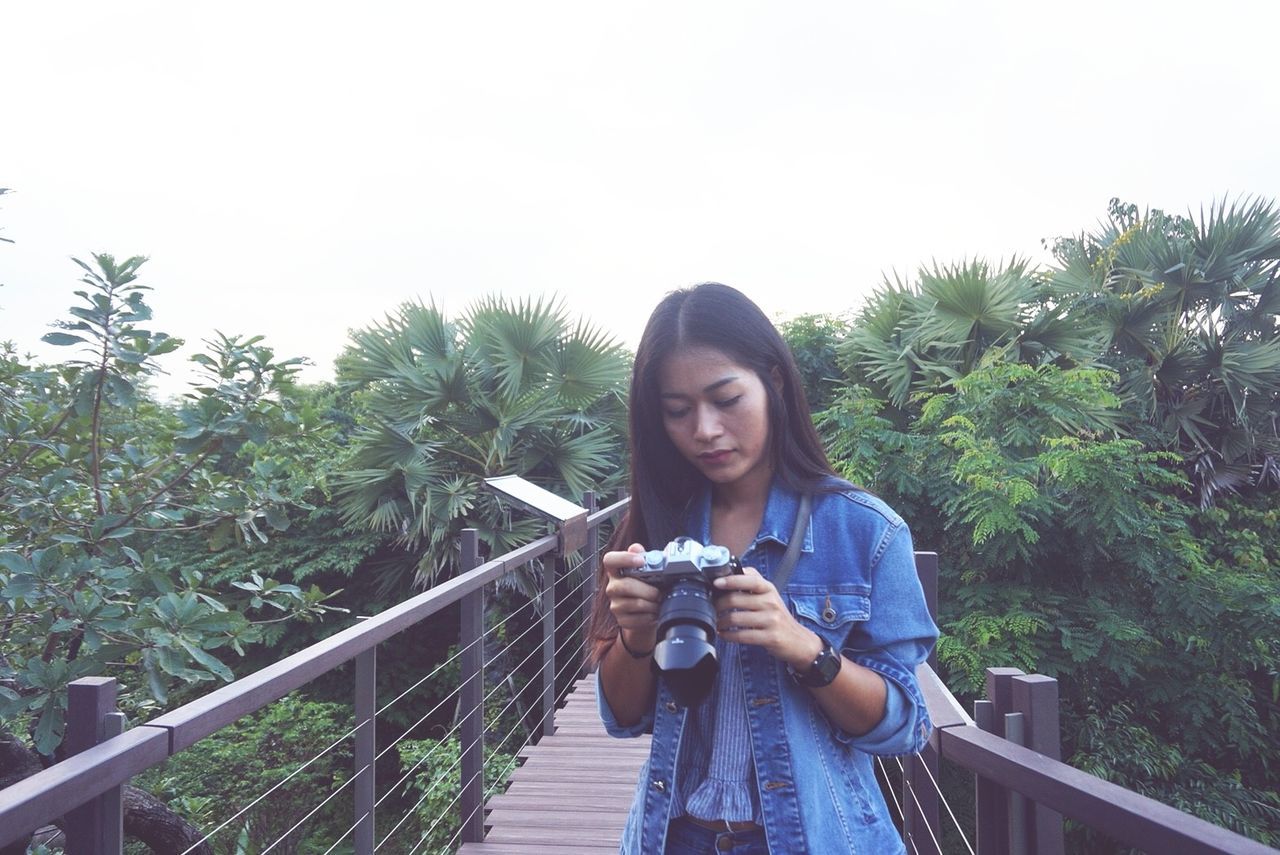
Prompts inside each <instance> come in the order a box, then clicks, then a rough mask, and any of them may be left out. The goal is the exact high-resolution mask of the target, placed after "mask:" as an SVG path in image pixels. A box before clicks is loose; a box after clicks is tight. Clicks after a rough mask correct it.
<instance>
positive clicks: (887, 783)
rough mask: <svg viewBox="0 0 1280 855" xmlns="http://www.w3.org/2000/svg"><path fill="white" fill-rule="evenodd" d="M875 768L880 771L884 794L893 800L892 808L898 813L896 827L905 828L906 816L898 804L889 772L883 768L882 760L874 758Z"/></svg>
mask: <svg viewBox="0 0 1280 855" xmlns="http://www.w3.org/2000/svg"><path fill="white" fill-rule="evenodd" d="M875 759H876V768H877V769H879V770H880V777H881V779H882V780H883V781H884V789H885V792H887V793H888V794H889V798H891V799H893V807H894V809H895V810H896V811H897V812H898V825H899V826H900V827H903V828H905V827H906V822H907V815H906V814H905V813H903V811H902V805H901V804H899V803H898V794H897V793H896V792H895V791H894V787H893V781H892V779H890V778H889V770H888V769H886V768H885V767H884V758H883V757H876V758H875Z"/></svg>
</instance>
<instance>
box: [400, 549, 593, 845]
mask: <svg viewBox="0 0 1280 855" xmlns="http://www.w3.org/2000/svg"><path fill="white" fill-rule="evenodd" d="M583 563H585V562H583ZM582 566H583V565H582V564H579V565H577V566H575V567H574V568H573V570H574V571H578V570H580V569H581V567H582ZM566 575H567V574H566ZM588 581H589V580H588V579H587V578H584V579H582V581H580V582H579V583H578V584H577V585H576V586H574V587H573V588H572V589H570V590H569V591H568V592H566V594H564V595H563V596H562V597H561V598H558V599H562V600H564V599H569V598H571V597H572V596H574V595H575V594H577V593H578V591H580V590H581V589H582V588H583V586H584V585H585V584H586V583H587V582H588ZM533 602H536V601H534V600H531V601H530V603H533ZM527 605H528V604H526V606H527ZM521 608H524V606H522V607H521ZM576 613H577V612H576V610H573V611H570V612H569V614H568V615H567V616H566V617H565V618H564V619H562V620H561V621H560V622H559V623H558V624H556V625H555V627H554V630H553V633H555V634H559V633H560V632H561V631H562V630H563V629H564V627H565V625H566V624H568V623H569V621H570V620H572V619H573V617H574V615H575V614H576ZM513 614H514V613H513ZM509 618H510V615H508V616H507V618H504V619H503V623H505V621H506V620H508V619H509ZM537 626H538V624H532V625H530V627H528V628H526V629H525V630H524V631H523V632H522V633H520V635H519V636H517V637H516V638H514V639H512V640H510V641H509V642H508V643H507V645H506V647H505V648H504V649H510V648H511V647H512V646H514V645H515V644H517V643H518V642H519V641H521V640H522V639H523V638H524V637H525V636H526V635H527V634H528V633H529V632H530V631H531V630H532V629H534V628H537ZM581 627H582V623H579V625H578V626H577V627H576V628H575V632H577V631H578V630H580V629H581ZM495 628H496V627H495ZM488 632H489V631H486V632H485V633H484V634H485V635H487V634H488ZM568 644H569V642H568V641H566V643H565V644H564V645H561V646H560V647H559V648H557V649H556V655H557V657H559V656H560V655H561V654H562V653H563V652H564V648H565V647H567V646H568ZM583 646H584V645H583V644H582V643H580V644H579V645H578V651H579V652H580V651H581V650H582V649H583ZM540 649H541V648H540V647H537V648H534V649H533V650H532V651H530V652H529V653H528V654H526V655H525V656H524V657H523V658H522V659H521V660H520V661H519V662H517V663H516V664H515V665H514V666H512V668H511V670H512V671H513V672H516V671H519V670H520V669H521V668H522V667H524V665H525V664H526V663H527V662H528V661H529V660H530V659H531V658H532V657H533V656H534V655H536V654H537V653H538V652H539V650H540ZM572 664H575V662H573V661H569V662H566V663H565V665H563V666H561V668H560V669H559V671H558V672H557V673H556V674H555V675H554V679H555V682H556V683H558V682H559V680H560V677H561V676H562V675H563V674H564V671H565V669H566V668H567V667H568V666H569V665H572ZM524 688H525V687H521V688H520V689H519V690H516V691H515V692H513V694H512V697H511V699H510V700H509V701H508V702H507V703H506V704H505V705H504V706H503V707H502V708H501V709H500V710H498V711H497V712H496V713H495V714H494V715H493V717H494V719H495V720H501V718H502V717H503V716H504V715H505V714H506V713H507V712H508V711H509V710H510V709H511V707H512V706H513V705H515V704H516V703H517V702H518V701H519V699H520V697H521V695H522V694H523V691H524ZM501 689H502V686H501V685H498V686H495V687H494V688H493V689H492V690H490V691H489V692H488V693H487V694H486V695H485V697H484V699H483V700H484V701H487V700H489V699H490V698H491V697H493V695H494V694H496V693H497V692H498V691H500V690H501ZM544 718H545V714H544V715H543V716H542V717H540V718H539V722H541V721H542V720H543V719H544ZM459 724H460V723H459ZM458 726H459V725H455V726H454V727H453V728H452V729H451V730H450V731H449V732H448V733H447V734H446V735H445V737H443V739H447V738H448V737H449V736H450V735H451V734H452V733H454V732H456V730H457V729H458ZM522 727H523V725H522V724H521V723H520V722H517V723H516V724H515V725H513V726H512V728H511V729H510V730H509V731H508V732H507V733H506V734H505V735H504V736H503V737H502V738H501V739H499V740H498V742H497V743H496V744H495V745H494V747H493V750H494V751H495V752H498V751H500V750H501V748H502V747H503V746H505V745H506V744H507V743H508V742H509V741H510V740H511V737H512V736H514V735H515V733H516V732H518V731H519V730H520V729H522ZM531 737H532V734H531V733H530V734H529V735H526V737H525V742H524V743H523V744H522V745H521V746H520V747H519V748H517V749H516V750H515V752H514V756H513V758H512V762H511V763H509V764H508V765H507V767H506V768H505V769H504V770H503V772H502V774H501V780H502V782H505V778H506V775H507V774H508V773H509V771H510V769H511V768H512V767H513V766H514V764H515V762H516V761H517V760H518V759H519V752H520V751H522V750H523V749H524V747H526V746H527V745H528V742H529V739H530V738H531ZM443 745H444V742H443V740H442V742H441V743H440V745H437V746H436V747H435V748H433V749H431V751H430V752H428V754H432V753H434V752H435V751H438V750H440V748H441V747H442V746H443ZM426 757H427V755H424V757H423V758H422V759H420V760H419V761H418V763H415V764H414V766H413V767H411V769H410V770H409V771H408V772H407V773H406V774H405V775H403V776H402V777H401V778H400V780H399V781H397V782H396V784H395V785H393V786H392V788H390V789H388V791H387V792H386V793H384V795H383V797H382V799H385V798H386V797H387V796H388V795H390V794H391V793H393V792H395V790H396V788H398V787H399V786H400V785H401V784H403V783H404V782H405V781H406V780H408V778H409V777H410V776H411V775H412V773H413V772H414V771H416V770H417V768H418V767H419V766H420V765H421V763H422V762H424V761H425V759H426ZM461 759H462V758H461V754H460V755H459V757H458V758H457V759H456V760H454V762H453V763H451V764H450V765H449V767H448V768H447V769H445V770H443V772H442V773H440V775H439V777H438V778H437V780H436V781H435V782H433V783H432V784H431V785H429V786H428V787H427V789H426V790H425V791H424V792H423V794H422V795H421V796H420V797H419V799H418V800H417V802H415V803H414V805H413V806H412V807H411V808H410V809H409V810H408V811H407V812H406V813H405V814H404V815H403V816H402V817H400V819H399V820H398V821H397V822H396V824H395V825H394V826H393V827H392V829H391V830H390V831H389V832H388V833H387V834H386V836H384V837H383V838H382V840H381V841H379V843H378V845H377V847H375V851H377V850H378V849H380V848H381V847H382V846H383V845H385V844H386V843H387V841H388V840H390V839H391V838H392V836H393V835H395V834H396V832H397V831H398V830H399V829H400V827H401V826H402V825H404V823H405V822H406V821H407V820H408V819H409V818H410V817H411V816H412V815H413V814H414V812H415V811H416V810H417V809H418V807H419V806H420V805H421V804H422V803H423V802H424V801H425V800H426V799H427V798H428V797H429V796H431V795H432V794H433V793H434V792H435V791H436V790H437V789H438V788H439V787H440V785H442V784H443V783H444V782H445V781H447V780H448V777H447V776H448V775H449V774H451V773H452V772H453V770H454V769H455V768H457V766H458V765H459V764H460V763H461ZM471 780H474V776H473V778H472V779H471ZM467 783H470V780H469V781H466V782H462V786H463V787H465V785H466V784H467ZM497 785H498V781H495V782H494V785H492V786H491V787H490V788H489V789H488V792H487V793H486V794H485V798H487V797H488V795H489V794H491V793H492V792H493V791H494V789H495V788H496V786H497ZM461 789H462V788H461V787H460V788H459V791H460V792H461ZM460 797H461V796H460V795H459V796H458V797H455V798H454V799H453V800H452V801H451V802H450V803H449V805H447V806H446V807H445V808H444V809H443V810H442V811H441V812H440V814H439V815H438V816H437V817H436V818H435V820H434V821H433V822H432V824H431V826H430V827H428V829H427V830H426V832H424V834H423V836H422V837H421V838H420V840H419V843H418V847H420V846H421V844H422V843H423V842H425V841H426V840H427V839H429V838H430V836H431V833H432V832H433V831H434V830H435V829H436V828H437V827H438V826H439V824H440V823H441V822H443V821H444V820H445V818H447V817H449V816H450V815H451V814H452V812H453V811H452V808H453V807H454V805H455V804H456V803H457V801H458V799H459V798H460ZM382 799H380V800H379V803H381V801H382ZM480 806H481V807H482V806H483V800H482V801H481V804H480ZM471 815H474V811H473V813H472V814H471ZM468 818H469V816H468V817H465V818H463V821H464V822H465V821H466V819H468ZM461 831H462V825H460V826H459V829H458V831H457V832H456V833H455V834H454V838H455V839H456V838H457V836H458V835H459V834H461ZM418 847H415V851H416V848H418Z"/></svg>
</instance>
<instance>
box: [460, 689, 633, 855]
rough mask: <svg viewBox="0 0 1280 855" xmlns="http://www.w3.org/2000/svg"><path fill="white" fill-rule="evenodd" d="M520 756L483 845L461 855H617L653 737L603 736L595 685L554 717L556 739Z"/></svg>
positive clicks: (574, 694) (575, 692) (491, 804)
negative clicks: (619, 737) (597, 709)
mask: <svg viewBox="0 0 1280 855" xmlns="http://www.w3.org/2000/svg"><path fill="white" fill-rule="evenodd" d="M520 756H521V757H522V758H524V763H523V764H522V765H520V766H519V767H517V768H516V769H515V771H513V772H512V773H511V778H510V781H511V784H510V786H508V787H507V790H506V792H504V793H500V794H498V795H495V796H492V797H491V798H490V799H489V801H488V802H487V803H486V804H485V810H486V812H487V814H488V816H487V817H486V819H485V829H486V830H485V838H484V842H483V843H466V844H463V846H462V848H461V849H459V850H458V855H552V853H559V855H616V853H617V851H618V844H619V842H620V841H621V840H622V826H623V825H624V824H625V823H626V820H627V810H628V809H629V808H630V807H631V796H632V794H633V793H634V792H635V785H636V776H637V775H639V774H640V767H641V766H643V765H644V760H645V758H646V757H648V756H649V737H648V736H642V737H640V738H638V739H614V738H613V737H611V736H609V735H608V734H606V733H605V732H604V726H603V725H602V724H600V716H599V714H598V713H597V712H596V688H595V678H594V677H588V678H587V679H584V680H579V681H578V682H577V683H575V684H574V686H573V689H572V690H571V691H570V692H569V695H568V696H567V698H566V700H565V704H564V706H563V707H562V708H560V709H558V710H556V732H555V733H554V734H552V735H551V736H544V737H543V738H542V740H541V741H540V742H539V743H538V744H537V745H534V746H531V747H528V748H526V749H524V751H522V752H521V753H520Z"/></svg>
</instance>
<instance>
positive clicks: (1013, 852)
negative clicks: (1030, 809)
mask: <svg viewBox="0 0 1280 855" xmlns="http://www.w3.org/2000/svg"><path fill="white" fill-rule="evenodd" d="M1004 738H1005V739H1007V740H1008V741H1010V742H1012V743H1013V744H1014V745H1022V746H1026V744H1027V735H1026V718H1025V717H1024V716H1023V715H1022V713H1020V712H1012V713H1005V714H1004ZM1008 805H1009V855H1027V797H1026V796H1024V795H1023V794H1022V793H1020V792H1018V791H1017V790H1009V801H1008Z"/></svg>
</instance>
